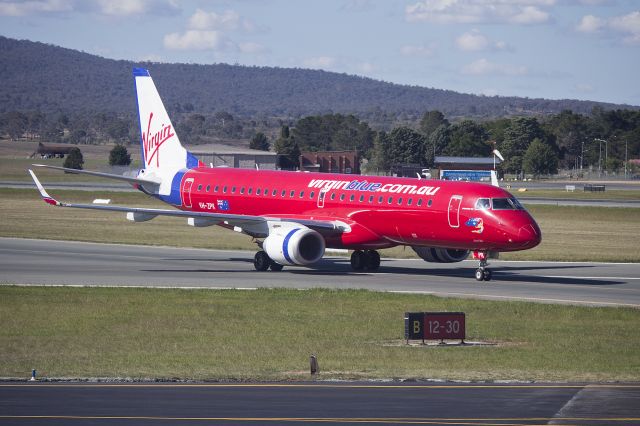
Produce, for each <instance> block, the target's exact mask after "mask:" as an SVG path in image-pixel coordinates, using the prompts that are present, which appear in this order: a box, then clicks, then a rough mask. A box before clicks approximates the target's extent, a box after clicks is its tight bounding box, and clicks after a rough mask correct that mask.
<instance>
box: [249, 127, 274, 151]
mask: <svg viewBox="0 0 640 426" xmlns="http://www.w3.org/2000/svg"><path fill="white" fill-rule="evenodd" d="M270 147H271V144H270V143H269V140H268V139H267V137H266V136H265V134H264V133H262V132H258V133H256V134H255V135H254V136H253V137H252V138H251V142H249V148H251V149H259V150H261V151H269V148H270Z"/></svg>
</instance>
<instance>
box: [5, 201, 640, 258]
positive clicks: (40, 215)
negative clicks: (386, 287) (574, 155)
mask: <svg viewBox="0 0 640 426" xmlns="http://www.w3.org/2000/svg"><path fill="white" fill-rule="evenodd" d="M51 192H52V195H54V196H58V197H60V198H61V199H62V200H65V201H76V202H85V203H87V202H88V203H90V202H91V201H92V199H93V198H94V197H95V196H99V197H100V198H111V199H112V204H120V205H130V206H140V207H161V208H166V205H164V204H162V203H160V202H158V201H156V200H154V199H152V198H150V197H147V196H145V195H143V194H140V193H127V192H111V193H109V192H103V191H101V192H100V194H98V195H94V194H90V193H87V192H86V191H62V190H60V191H51ZM528 208H529V210H530V212H531V213H532V214H533V216H534V217H535V218H536V220H537V221H538V223H539V224H540V227H541V229H542V233H543V241H542V244H541V245H540V246H538V247H536V248H534V249H532V250H527V251H524V252H516V253H511V254H508V253H507V254H503V255H502V258H503V259H512V260H563V261H589V260H591V261H605V262H640V244H638V241H637V236H638V229H640V211H639V210H638V209H633V208H629V209H625V208H596V207H573V206H566V207H558V206H544V205H531V206H529V207H528ZM0 236H4V237H20V238H44V239H66V240H76V241H95V242H114V243H128V244H149V245H170V246H178V247H197V248H220V249H247V250H253V249H255V248H256V245H255V244H254V243H252V242H251V238H250V237H248V236H246V235H242V234H238V233H235V232H231V231H228V230H225V229H222V228H219V227H209V228H204V229H202V228H193V227H190V226H187V225H186V220H180V219H177V218H167V217H158V218H156V219H154V220H152V221H150V222H145V223H132V222H129V221H127V220H125V218H124V214H122V213H111V212H96V211H86V210H74V209H62V208H54V207H51V206H49V205H47V204H45V203H44V202H42V200H41V199H40V197H39V194H38V193H37V191H36V190H35V189H34V190H33V191H25V190H22V189H0ZM381 253H382V256H387V257H416V256H415V254H414V252H413V250H411V249H409V248H404V247H396V248H393V249H389V250H383V251H382V252H381Z"/></svg>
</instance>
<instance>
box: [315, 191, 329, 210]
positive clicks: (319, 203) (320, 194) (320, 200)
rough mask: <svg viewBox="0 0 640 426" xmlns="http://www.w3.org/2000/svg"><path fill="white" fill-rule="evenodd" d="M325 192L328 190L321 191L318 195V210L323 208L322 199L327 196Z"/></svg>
mask: <svg viewBox="0 0 640 426" xmlns="http://www.w3.org/2000/svg"><path fill="white" fill-rule="evenodd" d="M327 192H329V190H328V189H326V188H325V189H321V190H320V193H319V194H318V208H319V209H322V208H324V199H325V197H326V196H327Z"/></svg>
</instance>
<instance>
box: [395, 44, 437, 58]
mask: <svg viewBox="0 0 640 426" xmlns="http://www.w3.org/2000/svg"><path fill="white" fill-rule="evenodd" d="M434 52H435V44H433V43H431V44H429V45H418V46H416V45H406V46H402V47H401V48H400V53H401V54H403V55H404V56H422V57H429V56H432V55H433V54H434Z"/></svg>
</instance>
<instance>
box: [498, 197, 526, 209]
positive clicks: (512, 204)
mask: <svg viewBox="0 0 640 426" xmlns="http://www.w3.org/2000/svg"><path fill="white" fill-rule="evenodd" d="M492 202H493V209H494V210H523V209H524V207H522V204H520V202H519V201H518V200H516V199H515V198H493V199H492Z"/></svg>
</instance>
